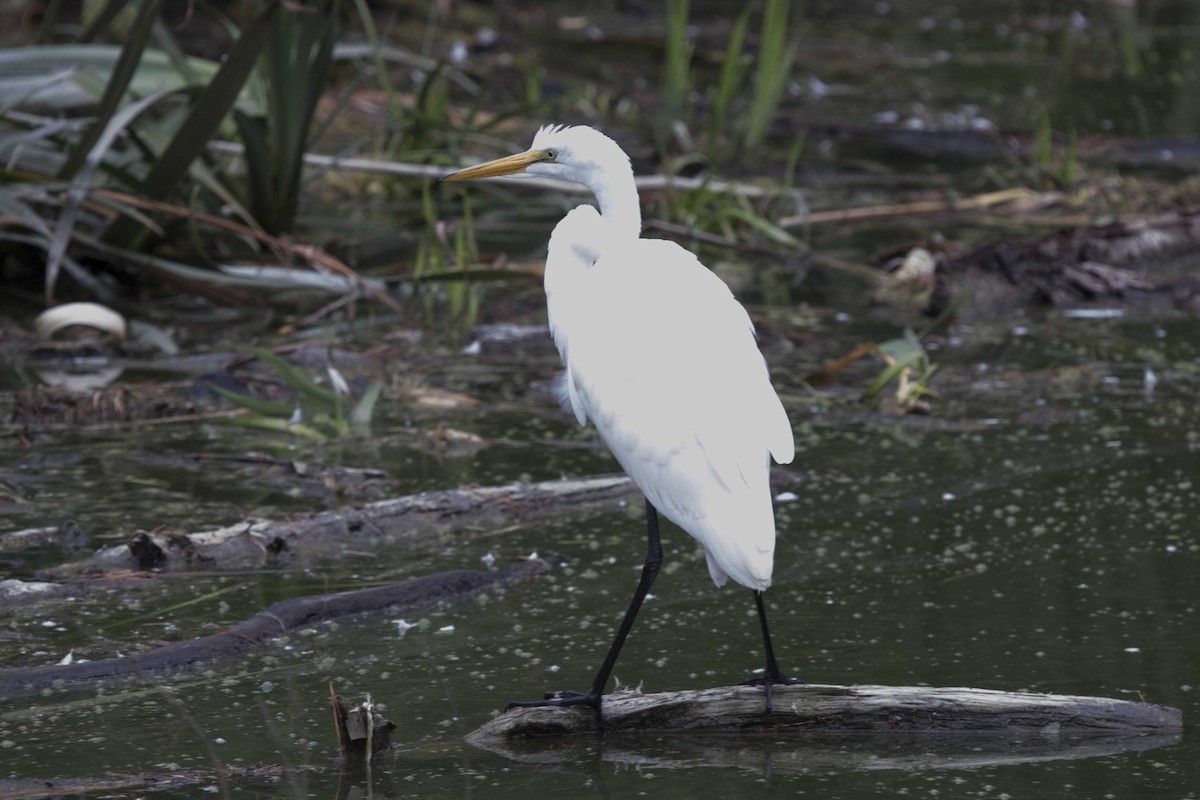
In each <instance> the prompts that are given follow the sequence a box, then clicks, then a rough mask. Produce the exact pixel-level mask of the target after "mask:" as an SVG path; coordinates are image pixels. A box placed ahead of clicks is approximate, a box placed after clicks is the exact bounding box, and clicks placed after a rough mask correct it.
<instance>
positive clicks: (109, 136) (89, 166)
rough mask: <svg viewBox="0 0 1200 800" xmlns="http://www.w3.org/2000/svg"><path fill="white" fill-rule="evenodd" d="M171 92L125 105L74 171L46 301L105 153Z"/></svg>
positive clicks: (49, 262)
mask: <svg viewBox="0 0 1200 800" xmlns="http://www.w3.org/2000/svg"><path fill="white" fill-rule="evenodd" d="M172 91H173V90H170V91H165V92H159V93H158V94H152V95H150V96H149V97H145V98H142V99H141V100H140V101H138V102H136V103H132V104H130V105H128V106H126V107H125V108H123V109H121V110H120V111H119V112H117V113H116V114H114V115H113V116H112V118H111V119H109V120H108V124H107V125H105V127H104V130H102V131H101V132H100V136H99V137H98V138H97V140H96V143H95V145H93V146H92V149H91V150H90V151H89V152H88V154H87V156H86V157H85V159H84V163H83V165H82V166H81V167H80V168H79V170H78V171H77V172H76V173H75V176H74V178H73V179H72V181H71V186H70V188H69V189H68V190H67V200H66V202H65V203H64V204H63V208H62V211H61V212H59V215H58V222H57V223H56V224H55V228H54V238H53V239H52V240H51V242H50V249H49V251H48V252H47V254H46V280H45V285H46V300H47V302H49V301H50V300H51V298H52V297H53V296H54V284H55V283H56V282H57V280H58V270H59V265H60V264H61V262H62V258H63V254H64V253H66V251H67V245H68V244H69V243H70V241H71V236H72V233H73V232H74V230H75V220H76V217H77V216H78V214H79V208H80V206H81V205H82V204H83V200H84V198H85V197H86V196H87V193H88V189H90V188H91V185H92V178H93V177H94V176H95V174H96V170H98V169H99V168H100V164H101V162H102V161H103V160H104V156H105V154H106V153H107V152H108V149H109V148H110V147H111V146H112V144H113V142H114V141H115V140H116V138H117V136H119V135H120V134H121V132H122V131H124V130H125V129H126V128H127V127H129V125H130V124H131V123H132V122H133V120H134V119H136V118H137V116H138V115H139V114H141V113H142V112H143V111H145V110H146V109H148V108H149V107H150V106H152V105H154V104H155V103H157V102H158V101H159V100H161V99H162V98H163V97H165V96H167V95H168V94H171V92H172ZM126 219H127V218H126Z"/></svg>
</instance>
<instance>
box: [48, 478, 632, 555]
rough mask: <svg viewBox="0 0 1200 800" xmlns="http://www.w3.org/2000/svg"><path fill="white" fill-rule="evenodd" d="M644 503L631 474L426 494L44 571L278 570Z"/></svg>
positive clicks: (150, 544)
mask: <svg viewBox="0 0 1200 800" xmlns="http://www.w3.org/2000/svg"><path fill="white" fill-rule="evenodd" d="M637 496H638V493H637V489H636V487H634V485H633V482H632V481H630V480H629V478H627V477H625V476H624V475H607V476H600V477H593V478H584V479H579V480H562V481H545V482H542V483H521V482H516V483H510V484H506V485H504V486H481V487H462V488H458V489H449V490H446V491H440V492H422V493H420V494H415V495H409V496H406V497H397V498H393V499H390V500H380V501H377V502H373V503H364V504H362V505H359V506H354V507H348V508H338V509H334V510H330V511H322V512H319V513H316V514H300V515H296V516H294V517H290V518H288V519H286V520H266V519H246V520H243V521H241V522H238V523H237V524H234V525H229V526H226V527H224V528H218V529H216V530H211V531H200V532H196V533H179V532H170V531H167V532H162V531H138V532H137V533H135V534H134V535H133V536H131V537H130V539H129V541H128V542H127V543H125V544H120V545H114V546H112V547H106V548H104V549H102V550H100V551H98V552H97V553H96V554H95V555H93V556H91V557H90V558H87V559H84V560H81V561H74V562H71V563H69V564H64V565H61V566H57V567H53V568H51V569H48V570H45V571H44V572H43V573H42V574H43V576H48V577H68V576H74V575H81V574H82V575H87V574H95V573H106V572H112V571H118V570H126V569H143V570H144V569H156V570H194V569H216V568H219V569H254V568H261V567H272V568H278V567H281V566H287V565H293V564H296V563H312V562H314V561H318V560H320V559H325V558H337V557H339V556H342V555H344V554H345V553H348V552H362V551H373V550H379V549H382V548H384V547H387V548H397V547H400V548H403V547H406V546H407V547H410V548H416V547H425V546H428V545H429V544H430V543H431V542H433V543H436V542H437V541H438V537H440V536H441V535H442V534H443V533H445V532H447V531H450V530H463V529H467V528H478V529H480V530H484V531H494V530H496V529H499V528H503V527H505V526H508V525H512V524H513V523H516V522H523V521H528V520H532V519H538V518H546V517H550V516H562V515H569V514H587V513H595V512H596V511H597V510H599V509H602V508H610V509H615V508H618V507H619V504H620V503H622V502H625V501H629V500H632V499H633V498H635V497H637Z"/></svg>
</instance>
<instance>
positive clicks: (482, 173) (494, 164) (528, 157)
mask: <svg viewBox="0 0 1200 800" xmlns="http://www.w3.org/2000/svg"><path fill="white" fill-rule="evenodd" d="M551 158H553V156H552V155H551V154H550V153H549V152H548V151H546V150H527V151H525V152H524V153H517V154H516V155H511V156H505V157H504V158H497V159H496V160H494V161H486V162H484V163H482V164H476V165H475V166H473V167H467V168H466V169H460V170H459V171H458V172H451V173H450V174H449V175H447V176H445V177H444V178H442V180H444V181H475V180H479V179H480V178H498V177H500V176H501V175H513V174H515V173H518V172H523V171H524V170H525V168H526V167H528V166H529V165H530V164H536V163H537V162H539V161H549V160H550V159H551Z"/></svg>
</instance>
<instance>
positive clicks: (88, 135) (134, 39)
mask: <svg viewBox="0 0 1200 800" xmlns="http://www.w3.org/2000/svg"><path fill="white" fill-rule="evenodd" d="M112 5H116V3H110V7H111V6H112ZM160 6H161V0H142V3H141V5H140V7H139V8H138V13H137V17H136V18H135V19H134V22H133V28H132V29H131V30H130V32H129V38H127V39H126V40H125V44H124V46H123V47H122V48H121V55H120V57H118V58H117V63H116V64H115V65H113V71H112V75H111V76H110V77H109V79H108V85H107V86H105V87H104V95H103V96H102V97H101V98H100V104H99V105H98V106H97V107H96V111H95V118H94V119H93V120H92V124H91V125H89V126H88V129H87V131H86V132H85V133H84V134H83V136H82V138H80V140H79V141H78V142H77V143H76V144H75V146H74V147H73V148H71V155H70V157H69V158H68V159H67V162H66V163H65V164H63V166H62V169H61V170H59V173H58V176H59V177H60V178H64V179H68V180H69V179H70V178H71V177H72V176H73V175H74V174H75V172H76V170H78V169H79V168H80V167H81V166H82V165H83V162H84V160H85V159H86V158H87V156H88V154H89V153H90V152H91V151H92V147H93V146H94V145H95V144H96V142H97V140H99V138H100V136H101V135H102V134H103V133H104V129H105V128H106V127H107V126H108V123H109V121H110V120H111V119H112V117H113V115H114V114H115V113H116V111H117V107H118V106H119V105H120V104H121V100H122V99H124V97H125V92H126V90H127V89H128V88H129V84H130V82H131V81H132V80H133V76H134V74H135V73H136V72H137V68H138V64H139V63H140V62H141V60H142V53H144V52H145V50H146V45H147V44H148V43H149V42H150V36H151V33H152V32H153V26H154V20H155V18H156V17H157V16H158V12H159V7H160Z"/></svg>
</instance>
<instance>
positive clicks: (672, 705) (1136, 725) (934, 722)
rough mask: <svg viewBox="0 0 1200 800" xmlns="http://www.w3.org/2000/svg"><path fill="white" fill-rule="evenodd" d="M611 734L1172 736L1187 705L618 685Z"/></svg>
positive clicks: (535, 712)
mask: <svg viewBox="0 0 1200 800" xmlns="http://www.w3.org/2000/svg"><path fill="white" fill-rule="evenodd" d="M603 709H604V719H603V727H604V733H605V735H610V734H619V733H622V732H626V733H628V732H633V731H636V732H639V733H646V732H650V733H654V732H658V733H668V732H669V733H750V732H754V733H771V734H773V735H778V734H793V733H794V734H799V733H804V734H813V733H825V734H828V733H875V734H879V733H887V734H895V733H922V734H928V733H999V734H1008V735H1012V734H1040V735H1053V736H1059V735H1067V734H1075V735H1091V734H1116V733H1121V734H1172V733H1178V732H1179V731H1181V730H1182V729H1183V721H1182V720H1183V716H1182V714H1181V713H1180V711H1179V710H1178V709H1174V708H1169V707H1167V706H1160V705H1154V704H1151V703H1135V702H1131V701H1128V700H1110V699H1107V698H1098V697H1078V696H1072V695H1054V694H1035V693H1032V692H1000V691H992V690H987V689H967V688H930V687H922V686H830V685H823V684H804V685H798V686H778V687H776V688H775V690H774V703H773V708H772V711H771V713H770V714H769V715H768V714H764V695H763V690H762V688H761V687H756V686H726V687H719V688H714V689H703V690H700V691H685V692H663V693H655V694H641V693H638V692H633V691H622V692H616V693H613V694H611V695H605V697H604V704H603ZM597 730H598V727H597V720H596V716H595V714H594V713H593V712H592V710H591V709H590V708H587V707H578V706H577V707H567V708H562V707H551V706H543V707H532V708H514V709H510V710H508V711H506V712H504V713H503V714H501V715H500V716H498V717H496V718H495V719H492V720H491V721H489V722H487V723H486V724H484V725H483V726H482V727H480V728H479V729H478V730H476V731H474V732H473V733H471V734H470V735H469V736H468V737H467V738H468V741H470V742H471V743H472V744H475V745H478V746H481V747H488V748H494V745H495V743H497V742H506V741H511V740H514V739H522V738H530V737H539V736H541V737H544V736H564V735H568V734H580V733H595V732H596V731H597Z"/></svg>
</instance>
